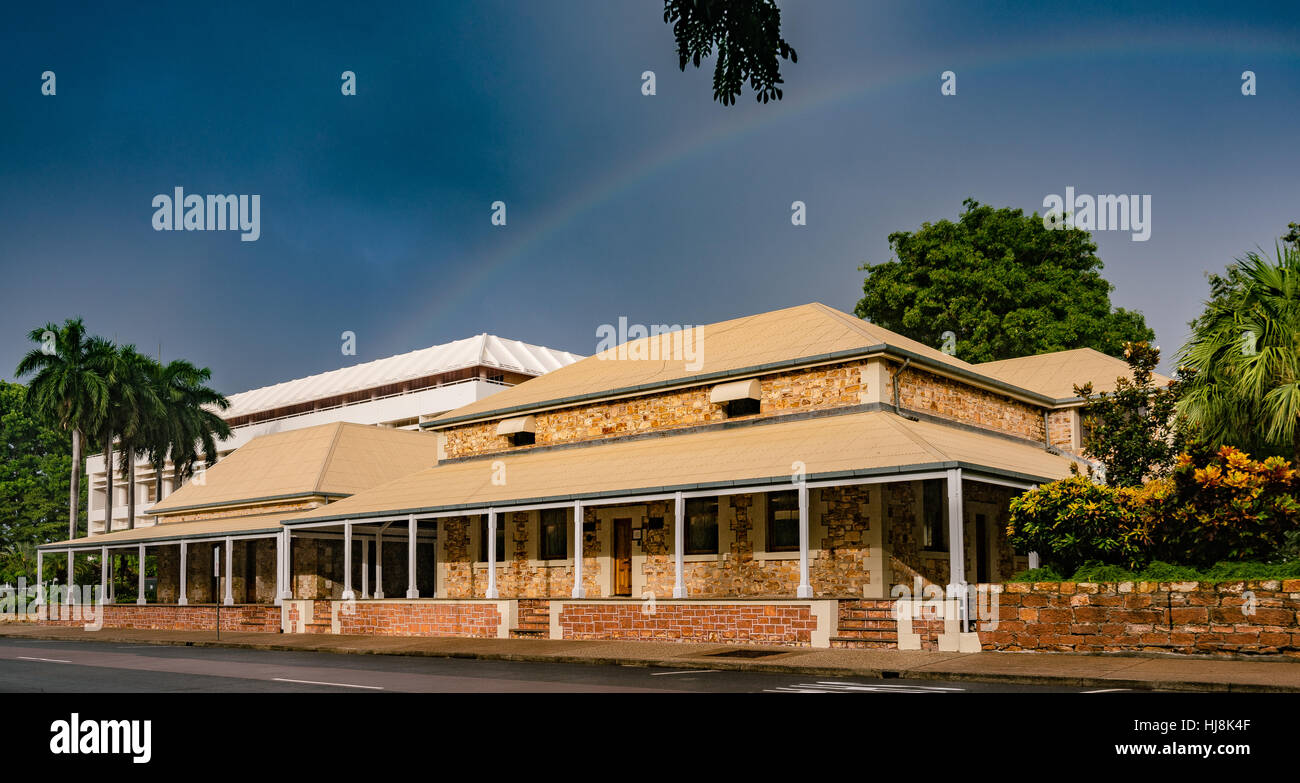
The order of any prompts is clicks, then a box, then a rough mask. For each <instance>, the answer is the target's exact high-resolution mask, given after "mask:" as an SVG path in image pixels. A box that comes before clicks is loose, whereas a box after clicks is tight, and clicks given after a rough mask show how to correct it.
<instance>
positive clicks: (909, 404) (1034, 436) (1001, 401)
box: [898, 367, 1044, 442]
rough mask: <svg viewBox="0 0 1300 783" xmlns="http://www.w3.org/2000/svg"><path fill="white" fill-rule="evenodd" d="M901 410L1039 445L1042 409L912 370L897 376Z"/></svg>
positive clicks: (1041, 431)
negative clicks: (992, 431) (1010, 436)
mask: <svg viewBox="0 0 1300 783" xmlns="http://www.w3.org/2000/svg"><path fill="white" fill-rule="evenodd" d="M898 402H899V405H900V406H901V407H903V408H908V409H910V410H915V411H920V412H922V413H929V414H931V415H934V416H940V417H942V418H945V419H952V420H953V421H959V422H962V423H964V424H972V425H974V426H977V427H984V428H986V429H991V430H997V431H998V432H1004V433H1007V434H1010V435H1017V436H1019V437H1022V438H1027V439H1029V440H1035V441H1039V442H1043V439H1044V432H1043V410H1044V409H1043V408H1040V407H1038V406H1035V405H1030V404H1028V403H1025V402H1020V401H1019V400H1014V399H1011V398H1010V397H1005V396H1003V395H1000V394H995V393H993V392H990V391H984V390H982V389H977V388H975V387H973V386H969V385H967V384H965V383H962V382H961V381H954V380H952V379H950V378H944V377H942V376H939V375H935V374H933V373H929V372H926V371H924V370H918V369H916V368H915V367H908V368H907V369H906V370H904V371H903V372H902V374H901V375H899V377H898Z"/></svg>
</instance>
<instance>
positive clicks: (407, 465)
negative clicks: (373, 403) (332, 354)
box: [149, 422, 438, 514]
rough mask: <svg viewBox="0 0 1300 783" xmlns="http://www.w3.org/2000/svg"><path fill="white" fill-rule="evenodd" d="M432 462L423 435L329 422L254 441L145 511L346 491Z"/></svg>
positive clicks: (433, 448) (430, 439)
mask: <svg viewBox="0 0 1300 783" xmlns="http://www.w3.org/2000/svg"><path fill="white" fill-rule="evenodd" d="M437 461H438V442H437V438H436V437H435V436H433V435H430V434H424V433H419V432H411V431H407V430H393V429H386V428H382V427H368V426H365V425H363V424H351V423H348V422H335V423H332V424H322V425H319V426H316V427H305V428H303V429H300V430H289V431H287V432H278V433H275V434H274V435H264V436H262V437H260V438H254V439H253V440H251V441H249V442H248V443H247V444H245V445H244V446H242V447H240V448H238V449H236V450H235V451H234V452H232V453H231V454H230V456H228V457H226V458H225V459H223V460H221V461H220V462H218V463H217V464H216V465H213V466H212V467H210V468H208V469H207V472H206V476H205V477H204V483H203V484H201V485H200V484H196V483H194V482H193V481H191V482H190V483H188V484H186V485H185V486H183V487H181V488H180V489H178V490H176V491H175V492H173V493H172V494H171V495H169V496H168V497H167V498H165V499H164V500H163V501H162V502H161V503H158V504H157V505H155V506H154V507H153V508H152V509H151V510H150V511H149V513H150V514H166V513H168V512H176V511H179V510H183V509H194V508H202V507H209V506H211V507H219V506H229V505H235V504H238V503H240V502H253V501H269V500H272V499H277V498H286V499H287V498H291V497H303V496H309V495H351V494H353V493H356V492H360V491H361V490H364V489H369V488H370V487H373V486H376V485H378V484H382V483H383V482H385V481H390V480H392V479H394V478H397V477H398V476H402V475H405V474H407V473H413V472H415V471H417V470H420V469H421V468H427V467H429V466H430V465H434V464H436V463H437Z"/></svg>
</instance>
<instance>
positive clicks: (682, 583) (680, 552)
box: [673, 492, 687, 598]
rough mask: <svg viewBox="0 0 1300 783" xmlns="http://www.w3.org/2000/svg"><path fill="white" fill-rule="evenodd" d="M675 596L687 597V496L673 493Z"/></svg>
mask: <svg viewBox="0 0 1300 783" xmlns="http://www.w3.org/2000/svg"><path fill="white" fill-rule="evenodd" d="M673 525H674V529H673V563H674V565H673V571H674V573H675V576H674V577H673V598H685V597H686V573H685V571H686V534H687V530H686V498H685V496H684V495H682V493H681V492H678V493H676V494H675V495H673Z"/></svg>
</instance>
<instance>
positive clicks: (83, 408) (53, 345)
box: [16, 318, 109, 538]
mask: <svg viewBox="0 0 1300 783" xmlns="http://www.w3.org/2000/svg"><path fill="white" fill-rule="evenodd" d="M28 337H29V338H30V339H31V340H32V342H34V343H37V344H38V345H39V346H40V347H39V348H35V349H33V350H32V351H30V352H28V353H27V355H25V356H24V357H23V358H22V360H21V361H19V362H18V369H17V371H16V375H17V376H18V377H19V378H21V377H23V376H25V375H31V376H33V377H32V379H31V382H30V385H29V387H28V390H27V401H28V404H29V405H30V406H31V408H32V410H33V411H35V412H36V414H37V415H38V416H39V417H41V418H42V419H43V420H44V421H46V422H48V423H50V424H52V425H53V426H55V427H57V428H58V429H59V430H61V431H63V432H66V433H68V434H69V435H70V436H71V438H72V456H71V460H72V467H71V482H70V485H69V488H68V538H76V537H77V508H78V502H79V501H78V498H80V497H81V481H80V479H81V448H82V440H83V438H84V436H85V435H86V434H87V433H88V432H92V431H95V430H98V429H99V428H100V427H101V426H102V422H103V421H104V419H105V417H106V416H107V413H108V407H109V386H108V381H107V379H106V378H105V377H104V376H103V374H102V372H101V370H102V369H103V362H104V361H105V359H106V358H107V355H108V354H107V348H106V344H105V343H104V342H103V341H102V340H99V339H98V338H94V337H90V336H89V335H88V334H87V333H86V327H85V325H84V324H83V323H82V321H81V319H80V318H69V319H68V320H66V321H64V323H63V326H56V325H55V324H53V323H49V324H46V325H45V326H44V327H41V328H37V329H33V330H32V331H31V332H30V333H29V334H28Z"/></svg>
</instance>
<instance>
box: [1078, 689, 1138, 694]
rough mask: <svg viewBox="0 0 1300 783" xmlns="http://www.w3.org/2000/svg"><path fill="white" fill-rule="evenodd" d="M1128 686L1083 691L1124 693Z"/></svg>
mask: <svg viewBox="0 0 1300 783" xmlns="http://www.w3.org/2000/svg"><path fill="white" fill-rule="evenodd" d="M1128 690H1129V689H1128V688H1102V689H1101V690H1099V691H1084V693H1124V692H1126V691H1128Z"/></svg>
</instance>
